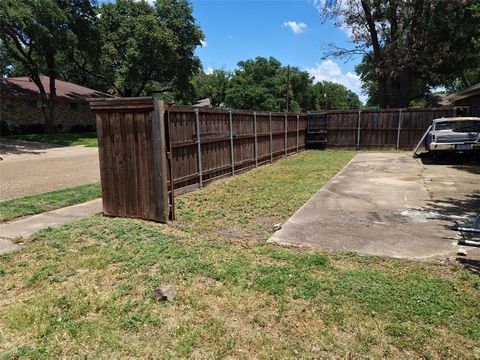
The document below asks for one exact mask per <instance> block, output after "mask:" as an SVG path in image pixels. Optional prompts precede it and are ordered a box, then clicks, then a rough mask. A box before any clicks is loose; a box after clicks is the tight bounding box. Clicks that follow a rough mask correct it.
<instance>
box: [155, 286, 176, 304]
mask: <svg viewBox="0 0 480 360" xmlns="http://www.w3.org/2000/svg"><path fill="white" fill-rule="evenodd" d="M176 292H177V291H176V289H175V286H173V285H165V286H162V287H159V288H157V289H155V290H154V291H153V294H152V297H153V299H154V300H157V301H173V300H174V299H175V294H176Z"/></svg>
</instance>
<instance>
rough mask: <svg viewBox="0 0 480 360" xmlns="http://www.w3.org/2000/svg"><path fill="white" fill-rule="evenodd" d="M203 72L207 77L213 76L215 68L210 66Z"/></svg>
mask: <svg viewBox="0 0 480 360" xmlns="http://www.w3.org/2000/svg"><path fill="white" fill-rule="evenodd" d="M203 72H204V73H205V74H207V75H212V74H213V68H212V67H210V66H209V67H207V68H206V69H203Z"/></svg>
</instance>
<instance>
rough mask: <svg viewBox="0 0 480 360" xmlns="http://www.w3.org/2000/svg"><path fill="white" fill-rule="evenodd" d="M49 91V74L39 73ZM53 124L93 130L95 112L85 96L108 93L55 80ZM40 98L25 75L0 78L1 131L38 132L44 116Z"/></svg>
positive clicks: (36, 89)
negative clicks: (91, 109)
mask: <svg viewBox="0 0 480 360" xmlns="http://www.w3.org/2000/svg"><path fill="white" fill-rule="evenodd" d="M41 80H42V84H43V86H44V87H45V90H46V91H47V96H48V94H49V78H48V77H47V76H41ZM55 84H56V86H55V87H56V92H57V97H56V104H55V127H56V130H57V131H61V132H67V131H94V130H95V115H94V114H93V113H92V112H91V111H90V108H89V106H88V103H87V101H86V99H88V98H99V97H111V95H109V94H106V93H103V92H100V91H97V90H93V89H89V88H86V87H84V86H80V85H76V84H73V83H70V82H66V81H61V80H56V81H55ZM41 107H42V101H41V98H40V91H39V90H38V87H37V85H35V83H34V82H33V81H32V80H31V79H30V78H29V77H11V78H5V79H1V80H0V132H1V135H2V136H4V135H10V134H31V133H42V132H43V124H44V119H43V115H42V109H41Z"/></svg>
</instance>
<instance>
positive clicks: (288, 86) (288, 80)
mask: <svg viewBox="0 0 480 360" xmlns="http://www.w3.org/2000/svg"><path fill="white" fill-rule="evenodd" d="M289 89H290V65H288V67H287V91H286V94H285V95H286V96H285V97H286V100H287V101H286V104H287V106H286V110H285V111H286V112H288V101H289V99H288V90H289Z"/></svg>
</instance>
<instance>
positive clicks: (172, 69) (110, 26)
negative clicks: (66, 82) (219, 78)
mask: <svg viewBox="0 0 480 360" xmlns="http://www.w3.org/2000/svg"><path fill="white" fill-rule="evenodd" d="M97 26H98V28H97V29H98V33H99V37H100V42H99V44H100V45H99V46H100V49H99V50H100V54H99V62H98V64H99V68H98V69H96V71H97V72H98V73H99V74H100V75H101V77H102V78H103V79H104V80H105V82H106V84H107V85H106V86H107V87H109V88H112V89H114V90H115V92H116V93H118V94H119V95H121V96H140V95H145V94H165V93H171V92H177V93H182V92H184V93H188V91H190V89H189V87H190V79H191V76H192V75H193V74H194V73H196V72H197V71H198V69H199V67H200V61H199V59H198V58H197V57H196V56H195V55H194V50H195V48H196V47H197V46H199V45H200V42H201V40H203V33H202V31H201V30H200V28H199V26H198V25H197V24H196V22H195V18H194V17H193V15H192V8H191V6H190V4H189V3H188V2H187V1H186V0H157V1H155V2H154V3H153V6H152V5H150V4H149V3H148V2H147V1H145V0H141V1H134V0H117V1H116V2H115V3H105V4H103V5H102V6H101V7H100V9H99V20H98V24H97Z"/></svg>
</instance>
